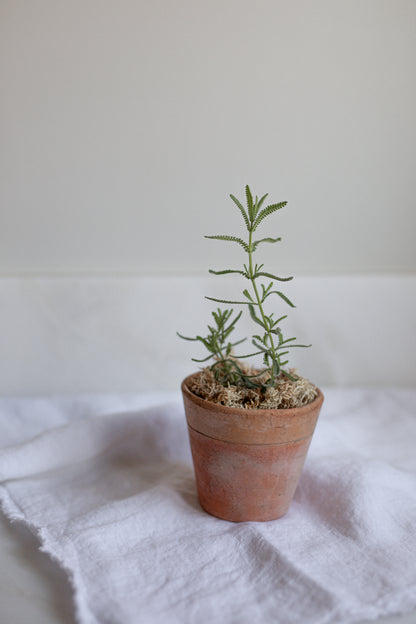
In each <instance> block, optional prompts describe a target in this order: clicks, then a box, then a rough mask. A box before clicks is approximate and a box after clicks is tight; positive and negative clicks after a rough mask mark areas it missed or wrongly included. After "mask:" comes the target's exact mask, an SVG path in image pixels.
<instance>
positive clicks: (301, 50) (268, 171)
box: [0, 0, 416, 394]
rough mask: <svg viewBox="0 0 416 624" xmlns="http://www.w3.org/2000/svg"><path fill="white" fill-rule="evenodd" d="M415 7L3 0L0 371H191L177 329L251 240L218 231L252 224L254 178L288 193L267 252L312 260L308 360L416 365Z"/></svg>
mask: <svg viewBox="0 0 416 624" xmlns="http://www.w3.org/2000/svg"><path fill="white" fill-rule="evenodd" d="M415 21H416V3H415V2H413V1H412V0H395V1H394V2H393V1H390V0H350V1H340V2H333V0H316V1H315V2H310V1H309V0H294V1H293V2H285V1H283V0H259V1H258V2H256V3H252V2H248V1H247V0H212V1H211V2H202V1H199V0H197V1H194V0H175V1H174V2H167V1H163V0H155V1H152V2H144V1H141V2H136V1H132V0H120V1H117V2H116V1H115V0H108V1H107V2H101V1H99V0H82V1H81V0H74V1H71V2H63V3H62V2H61V3H57V2H54V1H53V0H34V1H33V2H26V1H25V0H3V1H2V2H1V3H0V79H1V84H2V99H1V102H0V107H1V110H0V123H1V126H2V127H1V134H2V141H1V144H0V171H1V177H0V300H1V307H0V319H1V324H0V349H1V356H2V357H1V361H0V391H1V392H3V393H12V394H19V393H44V392H49V391H51V392H61V391H62V392H72V391H80V390H82V391H88V390H97V391H103V390H117V389H119V390H132V391H134V390H137V389H139V390H141V389H143V388H145V387H147V385H148V384H149V387H153V388H156V387H159V388H162V387H169V388H171V387H176V385H177V383H178V379H179V378H180V377H181V376H182V375H183V374H184V373H185V372H188V370H190V369H191V367H192V364H191V363H190V362H189V357H190V355H192V353H191V352H190V351H189V350H188V346H189V345H186V344H184V343H181V342H179V341H178V340H177V339H176V337H175V334H174V331H175V330H176V329H181V330H182V331H184V332H190V331H191V328H192V327H195V331H202V329H201V328H202V327H204V326H205V324H206V322H207V314H208V313H209V312H208V311H207V309H206V308H205V307H203V308H200V307H199V306H201V305H203V304H200V303H198V302H199V301H203V299H202V296H203V293H204V292H205V285H206V284H207V283H208V282H206V281H205V276H206V271H207V269H208V268H209V267H212V268H217V269H218V268H225V267H227V266H233V267H234V266H235V267H237V266H238V265H239V264H241V262H242V261H243V257H242V254H241V249H238V248H237V249H236V248H235V246H233V245H228V244H225V243H224V244H222V243H219V242H215V241H207V240H205V239H203V238H202V236H203V234H216V233H222V232H224V233H235V232H238V233H239V234H241V232H242V231H241V229H240V224H239V219H240V215H239V213H238V211H237V210H236V209H235V207H234V206H233V204H232V203H231V201H230V200H229V199H228V194H229V193H230V192H232V193H234V194H236V195H237V196H240V197H241V196H242V194H243V189H244V185H245V184H246V183H249V184H250V185H251V186H252V189H253V191H254V193H257V194H262V193H264V192H267V191H268V192H269V193H270V198H271V199H272V200H275V201H279V200H288V202H289V203H288V206H287V208H286V209H285V210H282V211H280V212H279V213H278V214H277V215H274V216H273V217H271V219H270V227H269V228H265V230H266V232H267V234H268V235H279V236H280V235H281V236H282V237H283V242H282V243H279V244H278V245H277V246H270V247H269V248H267V249H264V250H263V251H262V255H261V261H265V262H266V265H267V266H268V268H269V270H271V271H273V272H277V273H280V274H283V275H284V274H286V275H295V276H296V277H297V278H298V279H296V280H295V281H294V282H293V286H289V285H288V288H294V289H295V291H294V292H295V294H296V299H297V303H298V305H299V308H298V310H297V311H296V312H295V313H294V315H293V317H292V318H291V320H290V323H293V325H294V327H295V329H296V331H297V333H298V334H299V336H300V337H302V336H304V340H305V341H310V342H313V343H314V347H313V349H312V350H309V351H308V352H305V353H302V354H300V353H299V354H298V358H299V364H300V366H301V367H302V372H304V373H305V374H307V375H309V376H310V377H311V378H313V379H314V380H316V381H317V382H319V383H324V384H328V383H331V384H356V383H360V384H367V383H369V384H376V383H378V384H386V383H391V384H398V385H413V384H414V381H415V379H414V371H415V369H416V367H415V361H414V355H413V353H412V349H411V346H412V344H414V338H413V336H414V333H415V332H414V330H415V327H414V318H415V317H416V305H415V277H414V275H415V273H416V252H415V245H414V232H415V230H416V217H415V215H416V210H415V200H414V198H415V197H416V188H415V186H416V183H415V176H414V170H415V162H416V117H415V115H414V111H415V110H416V82H415V80H414V69H415V63H414V59H415V58H416V39H415V37H414V24H415ZM266 223H267V222H266ZM265 247H266V246H265ZM299 276H300V277H299ZM328 276H330V277H328ZM412 276H413V277H412ZM149 280H150V281H149ZM187 280H188V281H187ZM217 280H219V278H217ZM210 283H211V282H210ZM228 283H229V282H226V281H225V282H224V281H223V282H221V286H220V285H219V281H217V282H216V284H218V288H220V289H226V285H227V284H228ZM185 284H190V285H191V291H189V290H188V288H187V287H185ZM302 288H305V291H304V292H303V291H302ZM224 294H225V290H224ZM202 311H204V314H200V313H201V312H202ZM155 319H157V331H156V328H155V331H156V334H155V333H152V334H149V331H148V324H149V322H151V323H154V322H155ZM161 370H162V371H163V374H162V375H160V371H161Z"/></svg>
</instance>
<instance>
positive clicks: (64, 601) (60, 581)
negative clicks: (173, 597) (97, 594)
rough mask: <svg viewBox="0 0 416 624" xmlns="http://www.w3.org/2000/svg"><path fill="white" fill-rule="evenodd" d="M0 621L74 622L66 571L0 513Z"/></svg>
mask: <svg viewBox="0 0 416 624" xmlns="http://www.w3.org/2000/svg"><path fill="white" fill-rule="evenodd" d="M377 621H378V622H380V623H382V624H416V611H413V612H412V613H409V614H407V615H404V616H395V617H387V618H380V619H378V620H377ZM0 622H2V623H3V622H4V623H5V624H6V623H7V624H27V623H28V622H30V623H31V624H74V623H75V619H74V613H73V608H72V598H71V586H70V583H69V581H68V578H67V576H66V574H65V573H64V572H63V570H62V569H61V568H60V567H59V566H58V565H57V564H56V563H55V562H53V561H52V560H51V559H50V557H49V556H48V555H46V554H45V553H43V552H41V551H40V550H39V543H38V540H37V539H36V537H35V536H34V535H32V533H31V532H30V531H29V530H28V529H27V528H26V527H24V526H22V525H21V524H19V523H10V522H9V521H8V520H7V519H6V518H5V516H4V515H3V514H1V513H0ZM146 624H151V622H147V623H146ZM166 624H169V623H168V622H167V623H166ZM300 624H301V623H300ZM302 624H307V623H306V622H305V623H302ZM363 624H364V623H363Z"/></svg>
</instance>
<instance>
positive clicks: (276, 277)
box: [253, 271, 293, 282]
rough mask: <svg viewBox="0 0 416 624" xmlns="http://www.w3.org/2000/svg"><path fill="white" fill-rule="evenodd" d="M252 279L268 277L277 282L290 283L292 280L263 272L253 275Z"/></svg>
mask: <svg viewBox="0 0 416 624" xmlns="http://www.w3.org/2000/svg"><path fill="white" fill-rule="evenodd" d="M253 277H254V279H256V278H257V277H270V278H271V279H274V280H278V281H279V282H290V280H292V279H293V276H292V277H278V276H277V275H273V274H272V273H266V272H265V271H260V272H257V273H255V274H254V276H253Z"/></svg>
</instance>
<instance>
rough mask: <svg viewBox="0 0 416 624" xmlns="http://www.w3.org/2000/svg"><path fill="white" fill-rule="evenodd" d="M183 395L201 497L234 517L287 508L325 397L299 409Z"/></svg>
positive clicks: (270, 514)
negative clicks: (255, 406) (247, 406)
mask: <svg viewBox="0 0 416 624" xmlns="http://www.w3.org/2000/svg"><path fill="white" fill-rule="evenodd" d="M191 377H192V375H191V376H190V377H187V378H186V379H184V381H183V382H182V394H183V400H184V405H185V413H186V420H187V423H188V432H189V440H190V444H191V451H192V458H193V463H194V469H195V477H196V484H197V489H198V497H199V501H200V503H201V506H202V507H203V509H205V511H207V512H208V513H210V514H212V515H213V516H217V518H222V519H223V520H230V521H232V522H243V521H246V520H257V521H265V520H275V519H276V518H280V517H281V516H283V515H284V514H285V513H286V512H287V510H288V509H289V505H290V502H291V500H292V498H293V495H294V493H295V490H296V486H297V484H298V481H299V477H300V474H301V472H302V468H303V464H304V462H305V458H306V453H307V451H308V448H309V444H310V442H311V439H312V434H313V432H314V429H315V425H316V421H317V420H318V416H319V411H320V409H321V405H322V402H323V400H324V397H323V394H322V392H321V391H320V390H319V391H318V396H317V397H316V399H315V400H314V401H313V402H312V403H309V404H308V405H305V406H303V407H300V408H291V409H244V408H236V407H226V406H224V405H220V404H218V403H212V402H210V401H207V400H205V399H201V398H200V397H198V396H196V395H195V394H193V393H192V392H191V391H190V390H189V389H188V385H187V383H188V381H189V379H190V378H191Z"/></svg>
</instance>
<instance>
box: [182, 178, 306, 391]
mask: <svg viewBox="0 0 416 624" xmlns="http://www.w3.org/2000/svg"><path fill="white" fill-rule="evenodd" d="M245 193H246V207H244V206H243V205H242V203H241V202H240V201H239V200H238V199H237V198H236V197H234V195H230V197H231V199H232V200H233V202H234V203H235V205H236V206H237V208H238V209H239V211H240V213H241V216H242V218H243V220H244V224H245V227H246V229H247V231H248V241H246V240H243V239H242V238H239V237H237V236H230V235H226V234H217V235H215V236H206V237H205V238H210V239H216V240H221V241H228V242H233V243H237V244H238V245H239V246H240V247H242V248H243V250H244V252H245V253H246V254H247V256H248V261H247V263H245V264H243V268H242V269H223V270H219V271H214V270H213V269H210V270H209V272H210V273H212V274H214V275H228V274H238V275H241V276H243V277H244V278H246V279H247V280H248V281H249V282H250V287H251V289H250V290H249V289H248V288H245V289H244V290H243V296H244V299H242V300H240V301H230V300H227V299H217V298H215V297H206V298H207V299H209V300H211V301H215V302H217V303H225V304H231V305H246V306H247V308H248V311H249V314H250V317H251V319H252V321H253V323H254V324H255V325H256V326H257V331H260V330H259V329H258V328H261V330H262V331H260V333H255V334H253V335H252V337H251V342H252V344H253V346H254V347H255V348H256V351H255V352H254V353H249V354H248V355H235V354H234V352H233V349H234V346H236V345H237V344H240V343H241V342H243V341H244V340H246V339H245V338H244V339H243V340H239V341H237V342H234V343H233V342H230V341H229V340H228V338H229V335H230V334H231V332H232V331H233V330H234V328H235V325H236V323H237V322H238V320H239V319H240V317H241V314H242V312H239V313H238V314H237V316H236V317H235V318H234V320H232V321H231V317H232V314H233V309H226V310H221V309H220V308H218V309H217V311H216V312H213V313H212V315H213V317H214V322H215V326H210V325H209V326H208V330H209V333H208V335H207V336H206V337H202V336H196V337H195V338H187V337H186V336H182V335H181V334H178V335H179V336H180V337H181V338H184V339H185V340H196V341H200V342H201V343H202V344H203V345H204V346H205V347H206V349H207V350H208V352H209V355H208V356H207V357H205V358H203V359H202V360H196V359H194V361H197V362H205V361H208V360H210V359H211V358H214V360H215V361H214V363H213V364H212V365H211V370H212V371H213V372H214V374H215V377H216V378H217V379H218V380H219V381H220V382H221V383H223V384H224V385H227V384H228V383H232V384H236V385H243V386H246V387H248V388H259V389H261V390H263V391H264V390H265V389H266V388H267V387H272V386H274V385H275V383H276V380H277V377H278V376H279V375H280V373H283V374H284V375H285V376H286V377H288V378H289V379H291V380H292V381H293V380H294V378H293V376H292V375H290V373H289V372H288V371H286V370H284V369H283V367H284V366H286V365H287V364H288V360H285V361H283V358H284V356H285V355H287V354H288V353H289V349H291V348H293V347H308V346H310V345H300V344H295V343H294V341H295V340H296V338H286V339H284V337H283V333H282V330H281V328H280V327H279V323H281V321H283V320H284V319H286V318H287V315H283V316H280V317H279V318H277V319H275V317H274V313H273V312H270V313H267V311H266V309H265V306H264V303H265V302H266V300H267V299H268V298H269V297H270V296H271V295H277V296H278V297H279V298H280V299H281V300H283V301H284V302H285V303H286V304H287V305H289V306H290V307H292V308H294V307H295V306H294V304H293V303H292V302H291V301H290V299H288V297H286V295H285V294H284V293H283V292H282V291H281V290H275V289H274V281H279V282H287V281H289V280H291V279H293V278H292V277H278V276H277V275H274V274H273V273H269V272H268V271H264V270H263V266H264V265H263V264H260V265H258V264H256V263H254V260H253V255H254V253H255V252H256V250H257V247H258V246H259V245H261V244H263V243H277V242H278V241H280V240H281V238H280V237H277V238H271V237H266V238H260V239H257V240H253V234H254V232H255V231H256V230H257V228H258V226H259V225H260V224H261V223H262V222H263V221H264V219H266V218H267V217H269V216H270V215H272V214H273V213H274V212H276V211H277V210H280V209H281V208H283V207H284V206H286V204H287V202H279V203H275V204H269V205H268V206H266V207H265V208H262V206H263V204H264V201H265V199H266V197H267V196H268V194H266V195H263V196H262V197H261V198H260V199H259V198H258V197H257V196H256V197H255V198H253V195H252V193H251V191H250V188H249V186H246V188H245ZM263 278H268V279H270V280H271V281H269V282H267V283H266V282H265V280H264V279H263ZM229 321H230V322H229ZM228 322H229V323H228ZM227 323H228V325H227ZM257 355H262V356H263V365H264V368H263V369H262V370H261V371H259V372H258V373H257V374H255V375H248V374H247V373H246V372H245V371H244V370H243V369H242V368H241V366H240V365H239V363H238V360H240V359H243V358H250V357H254V356H257ZM259 378H261V379H259Z"/></svg>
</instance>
